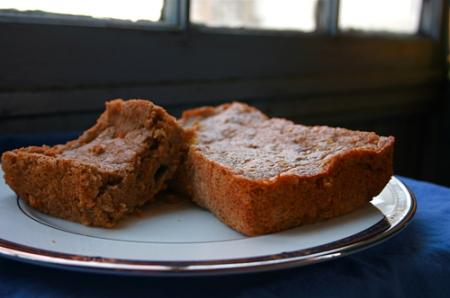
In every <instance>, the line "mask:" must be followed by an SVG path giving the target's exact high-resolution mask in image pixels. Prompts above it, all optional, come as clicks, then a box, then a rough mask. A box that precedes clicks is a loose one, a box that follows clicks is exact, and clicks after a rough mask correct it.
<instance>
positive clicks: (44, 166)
mask: <svg viewBox="0 0 450 298" xmlns="http://www.w3.org/2000/svg"><path fill="white" fill-rule="evenodd" d="M183 147H184V133H183V130H182V129H181V127H180V126H179V125H178V124H177V122H176V120H175V118H173V117H172V116H170V115H168V114H167V112H166V111H165V110H164V109H163V108H161V107H159V106H157V105H155V104H153V103H151V102H150V101H146V100H128V101H123V100H120V99H118V100H113V101H110V102H108V103H106V111H105V112H104V113H103V114H102V115H101V116H100V118H99V119H98V120H97V123H96V124H95V125H94V126H93V127H92V128H90V129H88V130H86V131H85V132H84V133H83V134H82V135H81V136H80V137H79V138H78V139H77V140H74V141H71V142H68V143H67V144H65V145H57V146H54V147H48V146H40V147H35V146H33V147H27V148H21V149H17V150H12V151H9V152H5V153H4V154H3V156H2V167H3V170H4V172H5V181H6V183H7V184H8V185H9V186H10V187H11V188H12V189H13V190H14V191H15V192H16V193H17V195H18V196H19V197H21V198H22V199H23V200H24V201H25V202H26V203H28V204H29V205H30V206H31V207H34V208H36V209H38V210H40V211H42V212H44V213H47V214H50V215H54V216H57V217H61V218H64V219H69V220H72V221H76V222H79V223H82V224H85V225H91V226H99V227H112V226H114V225H115V224H116V223H117V222H118V221H119V220H120V219H122V218H123V217H124V216H125V215H126V214H129V213H131V212H133V211H134V210H135V209H136V208H138V207H139V206H141V205H143V204H144V203H147V202H149V201H152V200H153V198H154V196H155V194H156V193H158V192H159V191H161V190H162V189H164V188H165V187H166V184H167V181H168V180H169V179H170V178H172V176H173V174H174V172H175V170H176V169H177V167H178V164H179V163H180V158H181V154H182V148H183Z"/></svg>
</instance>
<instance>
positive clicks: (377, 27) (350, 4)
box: [339, 0, 422, 33]
mask: <svg viewBox="0 0 450 298" xmlns="http://www.w3.org/2000/svg"><path fill="white" fill-rule="evenodd" d="M421 6H422V1H421V0H341V2H340V9H339V28H340V29H341V30H352V29H354V30H368V31H388V32H398V33H416V32H417V29H418V27H419V19H420V10H421Z"/></svg>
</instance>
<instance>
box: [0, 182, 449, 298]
mask: <svg viewBox="0 0 450 298" xmlns="http://www.w3.org/2000/svg"><path fill="white" fill-rule="evenodd" d="M401 179H402V180H403V181H404V182H405V183H406V184H407V185H408V186H409V187H410V188H411V190H412V191H413V192H414V193H415V195H416V197H417V201H418V210H417V213H416V216H415V218H414V219H413V221H412V223H411V224H410V225H409V226H408V227H407V228H406V229H405V230H404V231H402V232H401V233H400V234H399V235H397V236H395V237H394V238H392V239H390V240H388V241H386V242H384V243H382V244H380V245H377V246H375V247H372V248H370V249H367V250H365V251H362V252H359V253H356V254H354V255H351V256H347V257H343V258H341V259H337V260H334V261H330V262H326V263H321V264H315V265H310V266H306V267H301V268H296V269H289V270H282V271H276V272H267V273H256V274H245V275H233V276H219V277H190V278H187V277H186V278H154V277H123V276H108V275H97V274H92V273H77V272H69V271H64V270H58V269H49V268H44V267H39V266H35V265H28V264H23V263H20V262H15V261H10V260H6V259H0V297H34V296H37V297H61V296H63V297H65V296H76V297H92V296H95V297H103V296H104V297H120V296H129V297H132V296H148V297H172V296H173V297H179V296H194V297H215V298H216V297H232V296H233V297H234V296H238V297H365V298H368V297H450V189H449V188H446V187H442V186H438V185H434V184H430V183H426V182H420V181H415V180H412V179H407V178H401ZM11 228H14V227H13V226H12V227H11Z"/></svg>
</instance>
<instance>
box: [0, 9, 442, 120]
mask: <svg viewBox="0 0 450 298" xmlns="http://www.w3.org/2000/svg"><path fill="white" fill-rule="evenodd" d="M166 1H168V0H166ZM169 1H170V0H169ZM320 2H321V3H322V4H321V6H320V11H321V12H320V13H319V30H318V33H303V32H291V31H284V32H283V31H278V30H275V31H273V30H256V29H255V30H253V29H252V30H236V29H231V28H204V27H201V26H193V25H192V24H189V21H188V20H189V9H188V7H189V3H190V1H189V0H177V1H176V2H174V3H177V6H176V7H175V6H173V7H174V8H175V9H174V10H172V11H167V10H165V11H164V14H165V18H166V19H167V18H168V17H167V15H170V16H172V17H171V18H172V20H171V21H170V22H172V23H171V24H175V23H176V24H177V25H172V26H171V27H170V30H169V28H167V27H160V28H158V26H155V27H153V26H151V27H146V28H145V29H143V30H140V29H141V28H137V27H136V26H131V27H130V26H93V27H92V26H90V25H89V26H84V25H80V24H67V23H66V24H63V25H62V24H57V25H55V24H53V23H45V22H41V21H42V20H40V23H39V25H36V24H35V23H33V22H26V21H23V20H21V19H20V18H19V19H14V18H11V19H8V20H6V21H4V22H0V36H3V37H6V38H5V40H7V43H6V45H5V46H4V47H3V48H2V49H0V53H2V52H3V54H4V55H3V56H4V57H8V59H0V69H2V71H1V72H0V102H2V106H1V107H0V118H3V119H6V118H8V117H15V116H25V115H34V114H36V113H44V114H54V113H61V112H67V111H75V110H77V109H80V108H79V107H77V105H71V104H68V103H67V102H65V103H62V101H64V100H65V99H66V100H67V101H69V100H74V98H75V97H74V95H73V94H77V96H82V94H86V96H87V99H86V101H85V104H84V105H83V109H84V110H86V111H93V110H99V109H101V108H102V105H103V101H104V99H105V98H112V97H116V96H125V97H130V96H132V95H136V96H139V95H140V94H142V95H145V94H153V95H152V97H153V98H154V99H156V100H159V101H161V102H162V103H165V104H169V105H179V106H183V105H186V100H187V99H189V100H191V102H192V104H195V103H196V102H200V103H202V104H204V103H207V102H208V101H214V100H216V101H219V100H221V99H250V100H252V99H254V100H256V99H258V98H270V97H273V96H281V97H289V96H299V97H305V96H310V97H311V96H312V97H318V96H322V95H327V96H328V95H329V94H335V93H339V92H355V91H357V90H362V89H364V88H365V89H366V90H370V89H374V88H393V86H396V85H408V84H409V85H413V84H429V83H433V82H434V83H439V82H440V81H441V79H442V78H441V74H442V73H445V69H443V67H442V63H441V62H442V59H445V57H446V56H445V51H444V50H443V49H444V47H443V45H442V42H443V40H444V39H443V32H444V28H443V22H442V19H443V18H445V17H446V10H445V9H442V8H443V7H444V5H445V3H446V2H445V1H444V0H424V3H427V4H425V5H423V10H422V17H421V25H420V30H419V34H417V35H404V34H383V35H380V34H376V33H374V34H361V33H355V32H352V33H347V32H346V33H344V32H338V30H337V23H338V20H337V18H338V16H337V12H338V11H339V1H338V0H320ZM174 11H175V12H176V13H175V12H174ZM320 16H322V17H320ZM174 20H176V21H174ZM327 20H328V21H327ZM149 29H151V30H149ZM153 29H157V30H153ZM41 40H44V41H45V42H44V43H41V42H40V41H41ZM74 40H83V43H76V42H74ZM30 43H32V44H33V51H32V52H30V51H29V50H28V49H27V48H29V44H30ZM118 47H119V49H117V48H118ZM103 49H105V50H104V51H103ZM110 49H113V50H110ZM114 49H116V50H114ZM318 52H320V53H321V57H319V56H318V55H316V53H318ZM92 53H94V55H98V56H96V57H94V58H90V57H89V55H90V54H92ZM149 53H152V54H153V55H156V56H157V57H158V59H154V60H150V59H146V58H147V57H148V55H149ZM333 55H335V56H336V57H332V56H333ZM268 57H271V58H273V59H267V58H268ZM293 57H294V58H293ZM323 57H325V58H323ZM355 57H356V58H357V60H358V61H356V62H355V61H353V63H349V61H352V59H355ZM271 60H273V61H271ZM49 61H50V62H49ZM127 61H130V63H131V64H133V65H132V66H128V65H127ZM171 64H172V65H176V67H172V68H171V69H168V67H167V65H171ZM93 65H96V66H97V67H92V66H93ZM136 67H137V68H138V69H136V71H134V68H136ZM44 68H45V71H42V69H44ZM336 74H339V76H338V77H339V78H338V79H337V80H336V82H335V81H333V79H332V77H333V76H336ZM365 77H367V79H364V78H365ZM374 78H375V79H374ZM355 79H358V82H359V83H358V85H357V86H356V85H355V84H354V82H355ZM339 86H341V87H339ZM71 94H72V95H71ZM127 94H129V95H127ZM44 97H45V99H44ZM11 98H14V100H11ZM64 98H65V99H64ZM38 99H39V100H41V102H43V104H42V105H40V107H39V108H36V107H34V106H33V105H32V104H31V103H32V102H33V101H35V100H38Z"/></svg>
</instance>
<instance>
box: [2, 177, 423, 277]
mask: <svg viewBox="0 0 450 298" xmlns="http://www.w3.org/2000/svg"><path fill="white" fill-rule="evenodd" d="M1 174H2V172H1V171H0V175H1ZM415 209H416V202H415V199H414V197H413V195H412V194H411V193H410V192H409V191H408V189H407V188H406V187H405V186H404V185H403V184H402V183H401V182H400V181H399V180H398V179H396V178H394V177H393V178H392V179H391V181H390V182H389V184H388V185H387V186H386V188H385V189H384V190H383V192H382V193H381V194H380V195H379V196H377V197H376V198H374V199H373V200H372V202H371V203H370V204H367V206H365V207H364V208H362V209H360V210H358V211H356V212H353V213H351V214H348V215H345V216H342V217H339V218H336V219H332V220H328V221H325V222H321V223H318V224H314V225H307V226H303V227H298V228H295V229H291V230H288V231H284V232H281V233H275V234H270V235H265V236H259V237H245V236H243V235H241V234H239V233H237V232H235V231H234V230H232V229H230V228H228V227H227V226H225V225H224V224H222V223H221V222H220V221H219V220H217V219H216V218H215V217H214V216H213V215H212V214H210V213H209V212H207V211H205V210H202V209H200V208H198V207H196V206H195V205H193V204H192V203H190V202H187V201H176V202H175V203H174V202H158V203H156V204H150V205H149V206H148V207H147V208H145V210H144V212H143V214H141V215H140V216H139V217H137V216H132V217H130V218H128V219H127V220H125V221H124V222H123V223H122V224H121V225H120V226H119V227H117V228H115V229H101V228H90V227H85V226H83V225H79V224H76V223H72V222H69V221H65V220H61V219H57V218H54V217H51V216H47V215H44V214H42V213H40V212H38V211H36V210H34V209H31V208H29V207H28V206H27V205H25V204H24V203H23V201H21V200H18V199H17V198H16V196H15V194H14V193H13V192H12V191H11V190H10V189H9V187H8V186H7V185H6V184H5V183H4V182H3V180H2V181H1V182H0V255H3V256H6V257H10V258H13V259H16V260H21V261H26V262H31V263H36V264H40V265H46V266H53V267H60V268H66V269H71V270H86V271H96V272H105V273H119V274H146V275H189V274H197V275H198V274H223V273H237V272H250V271H263V270H272V269H279V268H288V267H295V266H301V265H306V264H311V263H316V262H320V261H325V260H330V259H333V258H336V257H340V256H343V255H347V254H350V253H353V252H356V251H358V250H361V249H363V248H367V247H369V246H371V245H374V244H377V243H379V242H381V241H383V240H385V239H387V238H388V237H389V236H392V235H394V234H395V233H397V232H398V231H400V230H401V229H402V228H404V227H405V225H406V224H407V223H408V222H409V221H410V220H411V218H412V217H413V215H414V212H415Z"/></svg>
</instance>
